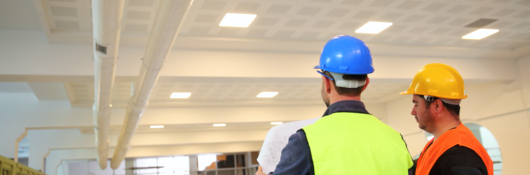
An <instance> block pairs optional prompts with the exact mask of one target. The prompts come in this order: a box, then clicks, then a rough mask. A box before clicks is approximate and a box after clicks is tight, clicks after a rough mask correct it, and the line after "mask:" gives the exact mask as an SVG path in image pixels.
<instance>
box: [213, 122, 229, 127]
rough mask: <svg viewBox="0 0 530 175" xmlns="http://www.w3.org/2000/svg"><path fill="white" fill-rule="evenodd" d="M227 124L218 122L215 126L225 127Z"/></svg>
mask: <svg viewBox="0 0 530 175" xmlns="http://www.w3.org/2000/svg"><path fill="white" fill-rule="evenodd" d="M225 126H226V124H225V123H217V124H213V127H225Z"/></svg>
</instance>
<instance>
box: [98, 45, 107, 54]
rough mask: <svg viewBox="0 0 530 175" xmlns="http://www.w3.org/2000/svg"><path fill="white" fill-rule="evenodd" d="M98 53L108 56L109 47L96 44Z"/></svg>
mask: <svg viewBox="0 0 530 175" xmlns="http://www.w3.org/2000/svg"><path fill="white" fill-rule="evenodd" d="M96 51H98V52H101V53H103V54H105V55H107V47H105V46H102V45H99V44H98V43H96Z"/></svg>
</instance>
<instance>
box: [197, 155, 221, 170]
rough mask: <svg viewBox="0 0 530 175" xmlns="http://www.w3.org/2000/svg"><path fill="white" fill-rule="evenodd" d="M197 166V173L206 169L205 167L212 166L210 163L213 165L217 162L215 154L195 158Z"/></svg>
mask: <svg viewBox="0 0 530 175" xmlns="http://www.w3.org/2000/svg"><path fill="white" fill-rule="evenodd" d="M197 158H198V161H197V162H198V163H199V166H198V167H197V168H198V170H199V171H203V170H204V169H206V167H208V166H210V165H212V163H215V161H217V156H216V155H215V154H209V155H199V156H197Z"/></svg>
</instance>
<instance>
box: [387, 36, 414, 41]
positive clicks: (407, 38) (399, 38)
mask: <svg viewBox="0 0 530 175" xmlns="http://www.w3.org/2000/svg"><path fill="white" fill-rule="evenodd" d="M412 38H413V37H410V36H399V37H397V38H396V39H394V40H392V42H394V43H407V42H408V41H410V40H411V39H412Z"/></svg>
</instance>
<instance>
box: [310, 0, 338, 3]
mask: <svg viewBox="0 0 530 175" xmlns="http://www.w3.org/2000/svg"><path fill="white" fill-rule="evenodd" d="M331 1H333V0H311V1H310V2H317V3H329V2H331Z"/></svg>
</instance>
